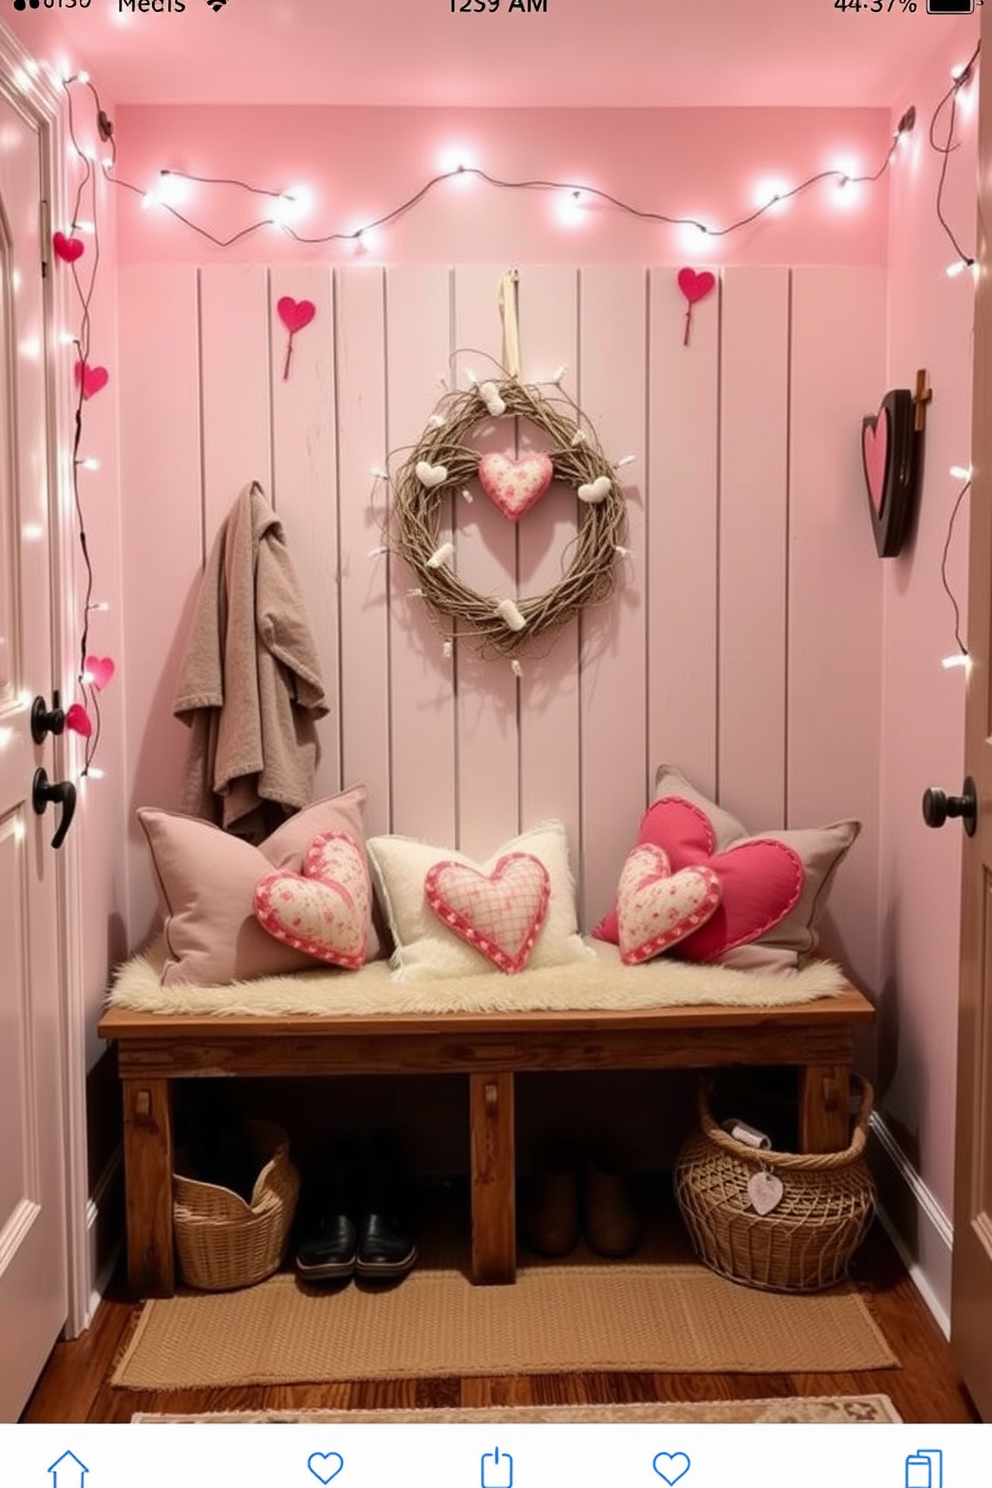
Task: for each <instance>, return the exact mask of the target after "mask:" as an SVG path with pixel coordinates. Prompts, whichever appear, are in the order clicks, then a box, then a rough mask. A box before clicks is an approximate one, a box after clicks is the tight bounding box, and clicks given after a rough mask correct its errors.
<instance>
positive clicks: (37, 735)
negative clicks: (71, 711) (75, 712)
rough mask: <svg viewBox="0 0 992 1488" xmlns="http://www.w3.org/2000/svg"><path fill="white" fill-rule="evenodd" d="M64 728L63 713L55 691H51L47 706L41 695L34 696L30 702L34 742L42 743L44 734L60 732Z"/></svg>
mask: <svg viewBox="0 0 992 1488" xmlns="http://www.w3.org/2000/svg"><path fill="white" fill-rule="evenodd" d="M64 728H65V714H64V713H63V711H62V704H61V701H60V700H59V695H58V693H57V692H53V693H52V706H51V707H50V708H49V707H48V706H47V705H46V703H45V699H44V698H43V697H36V698H35V700H34V702H33V703H32V704H31V737H32V739H33V740H34V742H35V743H36V744H44V742H45V735H46V734H60V733H61V732H62V730H63V729H64Z"/></svg>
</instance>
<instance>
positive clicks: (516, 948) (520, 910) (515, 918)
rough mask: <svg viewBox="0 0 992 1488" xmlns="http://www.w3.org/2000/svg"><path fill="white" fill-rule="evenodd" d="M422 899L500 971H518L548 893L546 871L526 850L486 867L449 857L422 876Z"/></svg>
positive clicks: (537, 927) (545, 908)
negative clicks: (474, 866) (458, 861)
mask: <svg viewBox="0 0 992 1488" xmlns="http://www.w3.org/2000/svg"><path fill="white" fill-rule="evenodd" d="M424 893H425V894H426V895H427V902H428V904H429V905H430V907H431V909H432V910H433V911H434V913H435V914H436V915H437V917H438V919H439V920H441V921H442V923H443V924H445V925H447V927H448V929H449V930H453V931H454V933H455V934H456V935H460V936H461V938H462V940H464V941H467V943H468V944H469V945H470V946H473V947H474V948H475V949H476V950H477V951H481V952H482V954H483V956H485V957H486V959H487V960H488V961H491V962H492V963H493V965H494V966H496V967H498V968H499V970H500V971H506V972H515V971H522V970H523V968H524V967H525V966H526V965H527V962H528V961H529V960H530V953H531V951H532V950H533V949H534V942H535V940H536V939H537V932H538V931H539V930H540V928H541V926H542V925H543V924H544V919H545V916H546V915H547V912H548V901H549V899H550V897H551V879H550V878H549V876H548V870H547V869H546V868H545V866H544V864H543V863H542V862H541V861H540V859H539V858H535V857H534V855H533V854H532V853H521V852H514V853H506V854H504V856H503V857H501V858H499V859H498V860H497V862H496V864H495V865H494V867H493V868H492V869H491V871H490V872H488V873H484V872H482V871H481V870H480V869H478V868H473V867H471V866H470V865H469V864H468V863H456V862H454V861H452V860H450V859H449V860H448V861H447V862H441V863H435V864H434V865H433V866H432V867H431V868H430V869H429V870H428V873H427V877H426V878H425V879H424Z"/></svg>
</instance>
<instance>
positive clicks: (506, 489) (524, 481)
mask: <svg viewBox="0 0 992 1488" xmlns="http://www.w3.org/2000/svg"><path fill="white" fill-rule="evenodd" d="M554 474H555V469H554V466H553V465H552V463H551V461H550V459H549V458H548V456H547V455H523V456H522V457H521V458H520V459H519V460H511V459H510V457H509V455H499V454H496V453H492V454H488V455H483V457H482V459H481V460H480V461H479V484H480V485H481V487H482V489H483V490H484V491H485V493H486V495H487V496H488V497H489V499H490V501H492V502H493V504H494V505H495V506H498V507H499V509H500V511H501V512H502V513H503V515H504V517H509V519H510V521H511V522H519V520H520V518H521V517H522V516H523V514H524V512H527V511H530V509H531V507H532V506H533V505H534V502H535V501H538V500H539V499H540V497H542V496H543V495H544V493H545V491H546V490H547V489H548V487H549V486H550V484H551V482H552V480H553V479H554Z"/></svg>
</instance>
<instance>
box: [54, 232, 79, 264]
mask: <svg viewBox="0 0 992 1488" xmlns="http://www.w3.org/2000/svg"><path fill="white" fill-rule="evenodd" d="M52 247H53V248H54V249H55V252H56V254H57V255H58V257H59V258H61V260H62V262H63V263H75V262H76V260H77V258H82V256H83V254H84V253H85V252H86V244H85V243H84V242H83V240H82V238H70V237H67V236H66V234H65V233H64V232H57V233H53V234H52Z"/></svg>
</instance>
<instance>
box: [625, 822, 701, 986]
mask: <svg viewBox="0 0 992 1488" xmlns="http://www.w3.org/2000/svg"><path fill="white" fill-rule="evenodd" d="M719 903H720V880H719V878H718V877H717V875H716V874H715V873H714V872H713V870H712V868H682V869H680V870H679V872H678V873H672V871H671V863H670V862H669V859H668V854H667V853H666V852H665V850H664V848H661V847H655V846H654V845H653V844H652V843H649V842H646V843H644V844H642V845H641V846H640V847H634V848H632V849H631V851H630V852H629V853H628V854H627V859H626V861H625V863H624V865H623V869H622V871H621V874H620V883H619V885H618V887H617V923H618V930H619V936H620V959H621V961H623V962H624V964H625V965H626V966H636V965H637V964H638V962H641V961H650V960H651V959H652V957H654V956H658V955H660V954H661V952H662V951H665V950H667V949H668V948H669V946H673V945H675V944H676V943H677V942H678V941H680V940H684V939H685V938H686V936H689V935H692V934H693V933H694V932H695V931H697V930H698V929H699V928H700V927H701V926H702V925H704V924H705V923H706V921H707V920H709V919H710V918H711V917H712V916H713V915H714V914H715V913H716V910H717V907H718V906H719Z"/></svg>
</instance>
